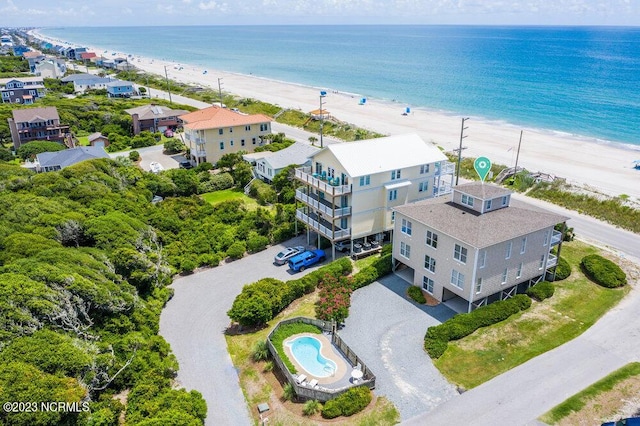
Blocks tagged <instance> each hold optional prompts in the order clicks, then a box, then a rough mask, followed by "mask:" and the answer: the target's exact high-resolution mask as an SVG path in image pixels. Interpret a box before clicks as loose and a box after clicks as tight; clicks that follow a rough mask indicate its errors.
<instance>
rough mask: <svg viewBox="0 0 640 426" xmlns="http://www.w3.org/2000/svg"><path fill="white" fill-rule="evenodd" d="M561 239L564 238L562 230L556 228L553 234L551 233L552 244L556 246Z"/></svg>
mask: <svg viewBox="0 0 640 426" xmlns="http://www.w3.org/2000/svg"><path fill="white" fill-rule="evenodd" d="M561 240H562V232H560V231H556V230H555V229H554V230H553V234H551V245H552V246H555V245H556V244H559V243H560V241H561Z"/></svg>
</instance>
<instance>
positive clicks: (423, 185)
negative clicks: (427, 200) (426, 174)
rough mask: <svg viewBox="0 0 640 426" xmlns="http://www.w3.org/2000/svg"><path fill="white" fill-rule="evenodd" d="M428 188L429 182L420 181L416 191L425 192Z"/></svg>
mask: <svg viewBox="0 0 640 426" xmlns="http://www.w3.org/2000/svg"><path fill="white" fill-rule="evenodd" d="M428 189H429V182H420V183H419V184H418V192H427V190H428Z"/></svg>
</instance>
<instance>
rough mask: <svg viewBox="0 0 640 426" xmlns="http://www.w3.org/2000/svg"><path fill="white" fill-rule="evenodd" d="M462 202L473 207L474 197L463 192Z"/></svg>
mask: <svg viewBox="0 0 640 426" xmlns="http://www.w3.org/2000/svg"><path fill="white" fill-rule="evenodd" d="M462 204H464V205H466V206H469V207H473V197H470V196H469V195H467V194H462Z"/></svg>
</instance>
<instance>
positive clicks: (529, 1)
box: [0, 0, 640, 27]
mask: <svg viewBox="0 0 640 426" xmlns="http://www.w3.org/2000/svg"><path fill="white" fill-rule="evenodd" d="M385 23H386V24H486V25H628V26H640V0H97V1H87V0H0V26H1V27H18V26H41V27H42V26H119V25H131V26H139V25H226V24H232V25H260V24H267V25H269V24H385Z"/></svg>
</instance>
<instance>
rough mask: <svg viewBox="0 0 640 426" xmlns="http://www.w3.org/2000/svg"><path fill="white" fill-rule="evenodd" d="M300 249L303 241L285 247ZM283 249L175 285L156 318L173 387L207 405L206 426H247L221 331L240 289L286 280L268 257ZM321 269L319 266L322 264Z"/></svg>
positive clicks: (283, 271)
mask: <svg viewBox="0 0 640 426" xmlns="http://www.w3.org/2000/svg"><path fill="white" fill-rule="evenodd" d="M293 245H306V238H305V237H304V236H300V237H297V238H295V239H293V240H289V241H287V243H286V246H293ZM283 247H285V244H283V245H277V246H274V247H271V248H269V249H267V250H264V251H262V252H260V253H256V254H253V255H251V256H248V257H245V258H243V259H240V260H236V261H235V262H231V263H228V264H225V265H223V266H219V267H217V268H212V269H208V270H205V271H203V272H199V273H196V274H193V275H189V276H186V277H181V278H178V279H176V280H175V281H174V282H173V284H172V285H171V286H172V287H173V289H174V290H175V295H174V296H173V298H172V299H171V300H170V301H169V303H167V306H166V307H165V308H164V310H163V311H162V315H161V316H160V334H161V335H162V336H163V337H164V338H165V339H166V340H167V341H168V342H169V343H170V344H171V348H172V349H173V353H174V354H175V356H176V357H177V359H178V362H179V363H180V370H179V371H178V378H177V380H178V382H179V383H180V384H181V385H182V386H184V387H185V388H186V389H187V390H191V389H195V390H197V391H199V392H201V393H202V396H203V397H204V399H205V400H206V401H207V407H208V413H207V419H206V424H207V425H234V426H236V425H238V426H241V425H250V424H252V423H253V422H252V420H251V418H250V416H249V413H248V411H247V404H246V402H245V399H244V396H243V394H242V391H241V390H240V385H239V382H238V373H237V371H236V370H235V368H234V366H233V363H232V362H231V357H230V356H229V353H228V352H227V343H226V341H225V338H224V331H225V329H226V327H227V326H228V325H229V322H230V320H229V317H227V311H228V310H229V309H230V308H231V305H232V303H233V300H234V299H235V297H236V295H238V294H239V293H240V291H241V290H242V287H243V286H244V285H245V284H249V283H252V282H255V281H257V280H259V279H261V278H265V277H272V278H277V279H280V280H283V281H285V280H289V279H292V278H294V277H299V276H302V275H304V274H306V273H308V272H309V271H313V270H315V269H316V268H317V266H314V267H312V268H310V269H307V270H306V271H305V272H304V273H296V274H294V275H292V274H291V273H290V272H289V269H288V267H286V266H275V265H274V264H273V257H274V256H275V255H276V254H277V253H278V252H279V251H280V250H282V248H283ZM323 264H324V263H323Z"/></svg>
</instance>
